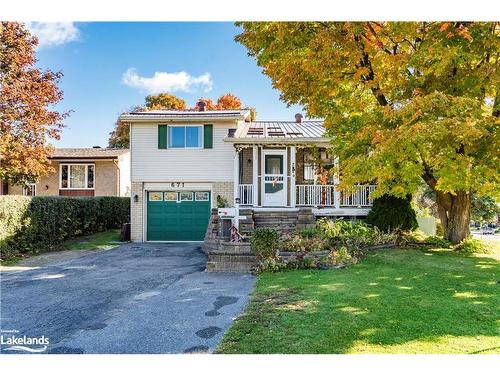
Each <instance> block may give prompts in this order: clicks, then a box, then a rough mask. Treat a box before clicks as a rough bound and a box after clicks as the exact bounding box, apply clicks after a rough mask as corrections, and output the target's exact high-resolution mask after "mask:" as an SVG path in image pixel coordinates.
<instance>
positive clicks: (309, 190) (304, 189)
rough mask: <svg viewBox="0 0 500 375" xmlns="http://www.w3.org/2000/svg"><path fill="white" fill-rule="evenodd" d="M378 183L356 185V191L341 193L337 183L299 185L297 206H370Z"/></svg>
mask: <svg viewBox="0 0 500 375" xmlns="http://www.w3.org/2000/svg"><path fill="white" fill-rule="evenodd" d="M375 188H376V185H356V186H355V187H354V191H352V192H350V193H341V192H339V191H337V189H336V188H335V185H297V200H296V204H297V206H326V207H335V206H336V205H338V206H339V207H370V206H371V205H372V204H373V199H372V198H371V196H370V194H371V193H372V192H373V191H375Z"/></svg>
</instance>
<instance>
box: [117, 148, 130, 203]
mask: <svg viewBox="0 0 500 375" xmlns="http://www.w3.org/2000/svg"><path fill="white" fill-rule="evenodd" d="M118 168H119V169H120V196H121V197H130V152H127V153H126V154H125V155H122V156H120V157H119V158H118Z"/></svg>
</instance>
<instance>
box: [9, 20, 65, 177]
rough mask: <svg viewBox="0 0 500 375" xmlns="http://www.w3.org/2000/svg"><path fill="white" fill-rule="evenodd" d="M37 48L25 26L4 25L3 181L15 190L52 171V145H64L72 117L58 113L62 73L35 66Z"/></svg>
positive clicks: (36, 41) (12, 23)
mask: <svg viewBox="0 0 500 375" xmlns="http://www.w3.org/2000/svg"><path fill="white" fill-rule="evenodd" d="M37 44H38V39H37V38H36V37H34V36H32V35H30V33H29V31H28V30H27V29H26V27H25V26H24V25H23V24H21V23H16V22H0V180H3V181H5V182H9V183H12V184H26V183H28V182H31V181H36V180H38V179H39V178H40V176H42V175H45V174H47V173H48V172H50V171H51V170H52V167H51V166H50V161H49V159H48V157H49V156H50V155H51V153H52V152H53V148H52V147H51V146H50V145H49V144H48V141H49V140H50V139H59V137H60V132H61V130H62V128H63V120H64V118H65V117H66V116H67V113H60V112H58V111H56V110H54V109H53V106H54V105H55V104H57V103H58V102H59V101H60V100H61V99H62V97H63V93H62V91H61V90H60V89H59V88H58V83H59V81H60V79H61V77H62V73H61V72H52V71H50V70H41V69H39V68H37V67H36V66H35V64H36V61H37V60H36V56H35V48H36V46H37Z"/></svg>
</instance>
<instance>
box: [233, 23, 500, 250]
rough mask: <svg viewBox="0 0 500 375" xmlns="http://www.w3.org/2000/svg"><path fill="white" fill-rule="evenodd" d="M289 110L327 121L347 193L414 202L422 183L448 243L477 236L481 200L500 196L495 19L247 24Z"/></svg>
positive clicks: (246, 35)
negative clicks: (363, 188)
mask: <svg viewBox="0 0 500 375" xmlns="http://www.w3.org/2000/svg"><path fill="white" fill-rule="evenodd" d="M238 25H240V26H242V27H243V32H242V33H241V34H240V35H238V36H237V37H236V40H237V41H238V42H240V43H242V44H243V45H244V46H246V47H247V49H248V51H249V54H250V55H251V56H253V57H255V59H256V61H257V63H258V65H260V66H261V67H262V68H263V71H264V73H265V74H267V75H268V76H269V77H270V78H271V79H272V82H273V85H274V87H275V88H277V89H278V90H280V91H281V97H282V99H283V100H284V101H285V102H286V103H288V104H295V103H298V104H301V105H302V106H303V107H304V108H305V110H306V111H307V112H308V114H309V116H312V117H323V118H324V119H325V126H326V128H327V132H328V134H329V136H330V137H331V138H332V147H333V151H334V152H335V154H336V155H337V156H338V157H339V159H340V163H339V168H340V172H341V173H342V186H341V187H343V188H346V187H347V186H349V185H352V184H354V183H357V182H365V181H373V180H375V181H376V182H377V184H378V190H377V192H376V194H377V195H381V194H384V193H388V194H391V195H395V196H405V195H406V194H408V193H413V192H414V191H416V190H417V188H418V186H419V185H420V184H421V183H422V180H423V181H425V183H426V184H427V185H428V186H430V188H432V189H433V190H434V191H435V193H436V197H437V206H438V212H439V216H440V220H441V222H442V224H443V227H444V230H445V237H446V238H447V239H449V240H450V241H452V242H453V243H458V242H460V241H461V240H463V239H464V238H465V237H466V236H467V235H468V234H469V223H470V215H471V197H472V195H473V194H476V195H484V194H489V195H494V196H496V197H498V195H499V192H498V182H499V173H498V172H499V167H498V166H499V165H500V163H499V150H500V147H499V146H500V144H499V137H498V126H499V116H500V80H499V74H500V73H499V69H498V67H499V58H500V26H499V24H498V23H488V22H467V23H466V22H359V23H356V22H355V23H352V22H243V23H238Z"/></svg>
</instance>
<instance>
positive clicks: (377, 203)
mask: <svg viewBox="0 0 500 375" xmlns="http://www.w3.org/2000/svg"><path fill="white" fill-rule="evenodd" d="M366 222H367V223H368V224H371V225H374V226H376V227H377V228H378V229H380V230H382V231H384V232H389V231H393V230H414V229H417V227H418V223H417V215H416V213H415V210H414V209H413V208H412V207H411V196H410V195H408V196H407V197H406V198H398V197H394V196H392V195H382V196H381V197H380V198H376V199H375V200H374V201H373V206H372V209H371V210H370V212H369V213H368V216H367V217H366Z"/></svg>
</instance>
